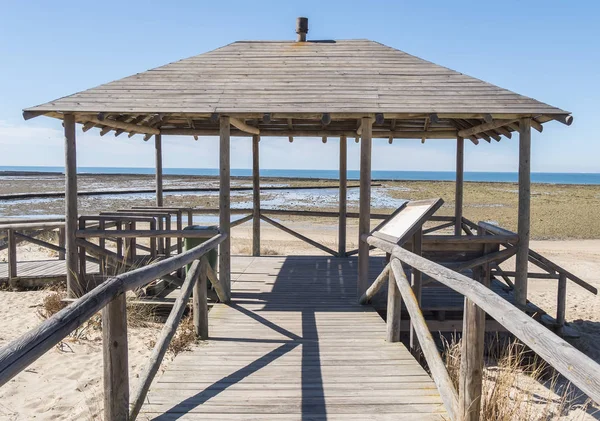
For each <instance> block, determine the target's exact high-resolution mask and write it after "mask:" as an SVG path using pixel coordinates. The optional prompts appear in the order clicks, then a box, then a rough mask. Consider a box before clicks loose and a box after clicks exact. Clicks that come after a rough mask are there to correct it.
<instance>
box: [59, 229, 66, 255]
mask: <svg viewBox="0 0 600 421" xmlns="http://www.w3.org/2000/svg"><path fill="white" fill-rule="evenodd" d="M58 246H59V247H60V248H61V249H62V250H60V251H59V252H58V260H65V253H66V248H65V227H64V226H63V227H60V228H59V229H58Z"/></svg>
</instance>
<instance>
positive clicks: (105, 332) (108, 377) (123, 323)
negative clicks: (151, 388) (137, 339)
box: [102, 294, 129, 421]
mask: <svg viewBox="0 0 600 421" xmlns="http://www.w3.org/2000/svg"><path fill="white" fill-rule="evenodd" d="M102 354H103V359H104V419H105V421H117V420H119V421H120V420H127V419H128V418H129V373H128V371H129V365H128V355H127V302H126V299H125V294H120V295H118V296H117V297H116V298H115V299H114V300H113V301H111V302H110V303H108V304H107V305H106V307H104V308H103V309H102Z"/></svg>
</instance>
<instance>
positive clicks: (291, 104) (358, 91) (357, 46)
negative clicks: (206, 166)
mask: <svg viewBox="0 0 600 421" xmlns="http://www.w3.org/2000/svg"><path fill="white" fill-rule="evenodd" d="M26 111H33V112H52V111H56V112H75V113H98V112H106V113H117V114H126V113H200V114H202V113H222V114H228V113H229V114H234V113H268V112H279V113H438V114H446V113H449V114H462V113H464V114H473V113H476V114H485V113H489V114H518V115H530V116H534V117H535V116H541V115H546V116H550V115H556V114H563V115H564V114H568V113H567V112H566V111H563V110H561V109H559V108H556V107H553V106H550V105H547V104H545V103H542V102H539V101H537V100H534V99H532V98H528V97H525V96H522V95H519V94H516V93H514V92H511V91H509V90H506V89H502V88H499V87H497V86H495V85H492V84H490V83H486V82H484V81H481V80H479V79H476V78H473V77H470V76H467V75H464V74H462V73H458V72H456V71H453V70H450V69H448V68H445V67H442V66H439V65H436V64H434V63H431V62H428V61H425V60H423V59H420V58H418V57H415V56H412V55H410V54H407V53H405V52H402V51H399V50H396V49H394V48H391V47H387V46H385V45H382V44H379V43H377V42H373V41H369V40H348V41H322V42H318V41H317V42H315V41H312V42H262V41H261V42H254V41H243V42H235V43H233V44H229V45H227V46H224V47H222V48H219V49H217V50H214V51H211V52H208V53H204V54H200V55H198V56H195V57H191V58H188V59H184V60H181V61H177V62H174V63H171V64H168V65H166V66H162V67H158V68H156V69H152V70H148V71H146V72H143V73H138V74H136V75H134V76H130V77H126V78H124V79H120V80H117V81H114V82H110V83H107V84H104V85H101V86H98V87H96V88H92V89H88V90H86V91H83V92H79V93H76V94H74V95H70V96H67V97H64V98H60V99H57V100H55V101H51V102H48V103H46V104H42V105H39V106H36V107H32V108H29V109H27V110H26ZM546 120H548V119H546Z"/></svg>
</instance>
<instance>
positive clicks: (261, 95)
mask: <svg viewBox="0 0 600 421" xmlns="http://www.w3.org/2000/svg"><path fill="white" fill-rule="evenodd" d="M296 32H297V34H298V37H297V40H296V41H276V42H271V41H240V42H234V43H232V44H229V45H227V46H224V47H222V48H219V49H217V50H214V51H211V52H208V53H204V54H201V55H198V56H195V57H191V58H188V59H184V60H181V61H178V62H174V63H171V64H167V65H165V66H162V67H158V68H156V69H152V70H149V71H146V72H143V73H139V74H136V75H133V76H130V77H126V78H124V79H120V80H117V81H114V82H110V83H107V84H104V85H101V86H98V87H96V88H92V89H89V90H86V91H83V92H79V93H76V94H73V95H70V96H67V97H64V98H60V99H57V100H55V101H51V102H48V103H46V104H42V105H38V106H35V107H31V108H27V109H26V110H25V111H24V118H25V119H30V118H33V117H37V116H40V115H46V116H49V117H53V118H58V119H61V120H63V122H64V130H65V156H66V166H65V174H66V209H65V217H66V250H67V253H66V260H67V269H68V284H69V285H71V284H72V282H74V276H75V274H77V273H78V265H79V261H78V254H77V246H76V236H75V234H76V230H77V170H76V134H75V127H76V123H80V124H82V125H83V131H88V130H90V129H92V128H98V129H99V130H100V134H101V135H106V134H109V133H111V132H112V133H114V135H115V136H120V135H122V134H125V133H127V134H128V135H129V136H130V137H131V136H134V135H136V134H139V135H140V136H143V138H144V140H149V139H150V138H152V137H154V139H155V143H156V171H157V172H156V175H157V177H156V179H157V186H156V190H157V206H162V203H163V202H162V162H161V161H162V159H161V147H162V146H161V137H162V136H163V135H169V136H170V135H174V136H194V137H195V138H198V137H201V136H219V137H220V183H221V184H220V228H221V230H222V232H224V233H226V234H229V232H230V138H231V136H245V137H246V136H247V137H252V141H253V153H254V190H255V195H254V197H255V199H256V200H258V190H259V181H258V145H259V143H258V142H259V140H260V137H263V136H275V137H282V138H289V141H293V138H294V137H322V138H323V141H327V139H328V138H332V137H335V138H339V139H340V181H341V192H342V194H343V196H344V197H345V182H346V142H347V138H348V137H350V138H355V139H356V141H357V142H358V141H360V142H361V158H360V174H361V177H360V216H359V236H361V235H362V234H365V233H367V232H368V231H369V227H370V184H371V145H372V142H373V140H374V139H386V140H388V141H389V142H390V143H391V142H392V141H393V140H394V139H408V138H410V139H415V138H416V139H423V141H424V140H425V139H451V140H454V141H456V144H457V155H456V157H457V164H456V170H457V176H456V181H457V185H456V234H457V235H460V231H461V227H460V221H461V215H462V183H463V148H464V139H467V140H468V141H471V142H473V143H474V144H478V143H479V142H480V141H482V140H483V141H487V142H492V141H502V138H503V137H507V138H511V137H512V136H513V134H518V136H519V151H520V152H519V218H518V234H519V239H520V240H519V246H518V247H519V251H518V253H517V269H516V271H517V277H516V281H515V296H516V300H517V302H518V303H519V304H522V305H523V304H525V302H526V297H527V263H528V250H529V225H530V223H529V222H530V151H531V128H532V127H533V128H534V129H535V130H538V131H540V132H541V131H542V125H543V124H544V123H546V122H548V121H552V120H556V121H559V122H561V123H563V124H567V125H569V124H571V122H572V117H571V116H570V115H569V113H568V112H567V111H564V110H561V109H559V108H556V107H552V106H550V105H547V104H544V103H542V102H539V101H536V100H534V99H531V98H528V97H525V96H522V95H519V94H516V93H514V92H511V91H508V90H506V89H502V88H499V87H497V86H494V85H492V84H489V83H486V82H484V81H481V80H479V79H476V78H473V77H470V76H467V75H464V74H461V73H458V72H456V71H453V70H450V69H448V68H445V67H442V66H439V65H436V64H434V63H431V62H428V61H425V60H422V59H420V58H418V57H415V56H412V55H410V54H407V53H405V52H402V51H399V50H396V49H394V48H391V47H387V46H385V45H382V44H380V43H377V42H374V41H369V40H343V41H333V40H320V41H316V40H315V41H307V40H306V34H307V32H308V22H307V20H306V19H305V18H300V19H298V24H297V29H296ZM402 159H403V157H399V159H398V168H399V169H401V168H402ZM341 202H343V203H342V204H341V209H340V225H342V224H344V226H345V218H346V212H345V199H343V200H341ZM255 208H256V203H255ZM254 224H255V229H256V227H258V224H259V218H255V219H254ZM368 252H369V245H368V244H367V243H366V242H364V241H360V247H359V269H358V272H359V273H358V292H359V294H358V296H360V295H362V293H363V292H364V291H365V290H366V288H367V287H368V279H367V274H368V262H369V260H368ZM229 268H230V237H229V236H228V237H227V239H226V240H225V241H223V243H222V244H221V252H220V270H219V276H220V278H221V281H222V282H223V283H224V284H225V285H228V284H229V283H230V269H229Z"/></svg>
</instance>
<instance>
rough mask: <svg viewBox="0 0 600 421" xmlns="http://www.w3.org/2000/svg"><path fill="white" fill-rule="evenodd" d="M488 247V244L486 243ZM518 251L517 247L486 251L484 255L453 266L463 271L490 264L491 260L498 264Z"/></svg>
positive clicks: (458, 270) (456, 269)
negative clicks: (491, 251)
mask: <svg viewBox="0 0 600 421" xmlns="http://www.w3.org/2000/svg"><path fill="white" fill-rule="evenodd" d="M484 247H486V245H484ZM516 252H517V248H516V247H510V248H507V249H504V250H500V251H496V252H493V253H486V254H484V255H483V256H480V257H477V258H475V259H472V260H469V261H466V262H461V263H460V264H458V265H457V266H456V267H455V268H453V269H454V270H455V271H457V272H462V271H463V270H467V269H471V268H474V267H477V266H482V265H485V264H489V263H490V262H496V263H497V264H500V263H502V262H503V261H505V260H507V259H509V258H510V257H512V256H514V255H515V253H516Z"/></svg>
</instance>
